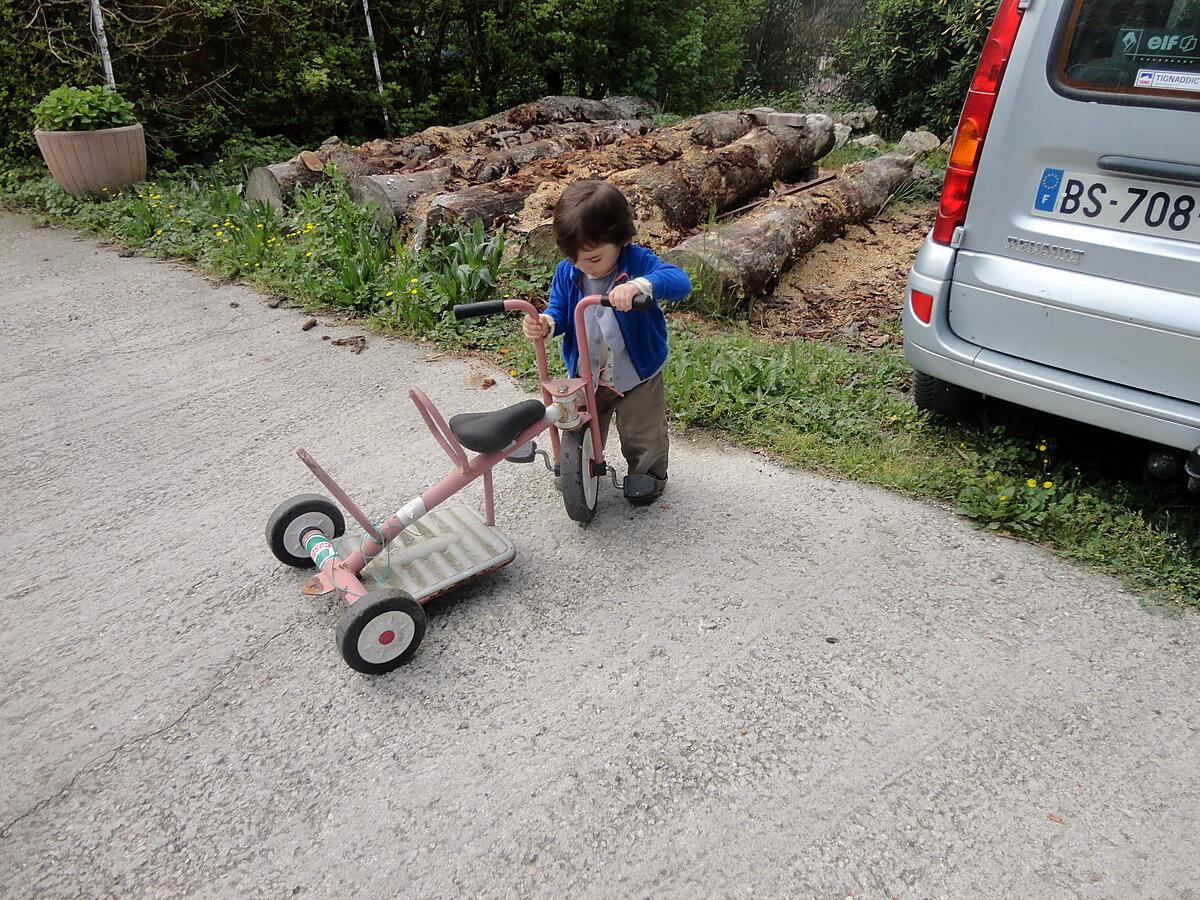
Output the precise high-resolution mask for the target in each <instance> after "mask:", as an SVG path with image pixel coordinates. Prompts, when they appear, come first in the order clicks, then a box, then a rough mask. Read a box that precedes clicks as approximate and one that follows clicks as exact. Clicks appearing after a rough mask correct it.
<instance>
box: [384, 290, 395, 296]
mask: <svg viewBox="0 0 1200 900" xmlns="http://www.w3.org/2000/svg"><path fill="white" fill-rule="evenodd" d="M395 293H396V292H395V291H388V292H387V293H386V294H384V295H383V296H385V297H390V296H392V295H393V294H395Z"/></svg>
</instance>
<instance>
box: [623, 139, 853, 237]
mask: <svg viewBox="0 0 1200 900" xmlns="http://www.w3.org/2000/svg"><path fill="white" fill-rule="evenodd" d="M832 149H833V120H832V119H830V118H829V117H828V116H811V117H809V118H808V119H807V121H806V123H805V125H804V126H803V127H802V128H793V127H791V126H788V125H767V126H765V127H763V128H756V129H755V130H754V131H751V132H750V133H748V134H746V135H745V136H743V137H740V138H738V139H737V140H736V141H734V142H733V143H732V144H728V145H727V146H725V147H719V148H717V149H715V150H700V151H697V152H694V153H687V154H684V155H683V156H681V157H680V158H679V159H676V160H672V161H670V162H667V163H659V164H656V165H651V166H644V167H642V168H640V169H634V170H633V171H630V172H620V173H618V174H617V175H615V176H613V178H611V179H610V181H611V182H612V184H614V185H615V186H616V187H618V188H620V189H621V191H622V192H623V193H624V194H625V196H626V198H628V200H629V204H630V206H631V207H632V208H633V214H634V222H635V224H636V225H637V230H638V238H639V239H640V240H642V241H645V242H648V243H650V244H652V245H662V244H663V242H669V243H674V240H673V238H675V237H676V234H675V233H676V232H679V231H683V230H685V229H690V228H694V227H696V226H697V225H699V224H700V223H701V222H703V221H704V220H705V219H706V218H708V216H709V214H710V213H712V212H714V211H715V212H717V213H720V212H723V211H724V210H726V209H731V208H733V207H735V206H737V205H738V204H740V203H744V202H745V201H746V200H749V199H750V198H751V197H753V196H755V195H756V194H759V193H762V192H763V191H765V190H767V189H768V188H770V187H771V185H773V184H774V183H775V182H777V181H792V180H793V179H795V178H796V177H798V176H799V175H801V174H802V173H803V172H805V170H807V169H808V167H809V166H811V165H812V164H813V163H814V162H816V161H817V160H819V159H820V158H821V157H823V156H825V154H827V153H828V152H829V151H830V150H832Z"/></svg>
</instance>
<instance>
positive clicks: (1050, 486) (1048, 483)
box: [1042, 481, 1054, 490]
mask: <svg viewBox="0 0 1200 900" xmlns="http://www.w3.org/2000/svg"><path fill="white" fill-rule="evenodd" d="M1042 487H1044V488H1045V489H1046V490H1050V489H1051V488H1053V487H1054V482H1053V481H1047V482H1046V483H1045V484H1043V485H1042Z"/></svg>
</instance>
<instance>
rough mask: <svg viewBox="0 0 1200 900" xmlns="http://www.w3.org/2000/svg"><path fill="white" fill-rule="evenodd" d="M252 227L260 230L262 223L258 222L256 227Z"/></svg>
mask: <svg viewBox="0 0 1200 900" xmlns="http://www.w3.org/2000/svg"><path fill="white" fill-rule="evenodd" d="M254 227H255V228H262V222H259V223H258V224H257V225H255V226H254Z"/></svg>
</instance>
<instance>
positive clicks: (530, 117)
mask: <svg viewBox="0 0 1200 900" xmlns="http://www.w3.org/2000/svg"><path fill="white" fill-rule="evenodd" d="M569 112H577V113H578V114H579V117H582V119H583V121H587V122H603V121H608V120H626V119H636V118H640V117H648V116H649V115H650V112H651V110H650V107H649V105H648V104H647V103H645V102H644V101H641V100H637V99H635V98H631V97H616V98H613V99H612V100H583V99H582V98H579V97H544V98H542V99H541V100H535V101H534V102H532V103H526V104H523V105H522V106H517V107H513V108H512V109H509V110H505V111H504V112H501V113H497V114H496V115H494V116H488V117H487V118H485V119H479V120H478V121H475V122H468V123H467V124H465V125H457V126H454V127H449V128H447V127H443V126H433V127H431V128H426V129H425V130H424V131H420V132H418V133H416V134H413V135H410V136H409V137H406V138H401V139H399V140H387V139H380V140H374V141H369V142H367V143H365V144H362V145H360V146H357V147H352V146H350V145H348V144H345V143H343V142H342V141H340V140H338V139H336V138H331V139H330V140H328V141H326V142H325V143H324V144H322V145H321V146H320V147H319V148H317V150H316V151H315V153H316V157H317V159H318V160H319V161H320V163H321V164H322V165H327V164H328V163H330V162H336V163H337V164H338V167H339V169H340V170H341V171H342V172H343V174H346V175H347V176H348V177H354V176H358V175H383V174H387V173H394V172H400V171H403V170H405V169H413V168H417V167H420V166H421V165H423V164H426V163H428V162H429V161H430V160H433V159H435V158H436V157H439V156H445V155H447V154H450V153H462V152H463V151H465V150H467V149H469V148H472V147H474V146H476V145H477V144H480V143H482V142H484V141H486V140H488V139H489V138H492V137H494V136H496V135H503V134H510V135H511V134H513V133H518V132H522V131H530V130H532V129H533V128H534V126H542V127H543V129H544V131H543V133H541V134H539V137H541V138H547V137H550V136H552V134H553V131H554V128H555V127H558V126H561V125H562V123H564V122H570V121H577V120H578V117H577V118H576V119H575V120H572V119H563V118H561V117H562V116H563V115H566V114H567V113H569ZM501 146H503V145H501ZM306 152H308V151H306ZM323 177H324V176H323V174H322V173H321V171H317V170H314V169H313V168H312V167H311V166H307V165H305V164H304V163H303V162H302V161H301V158H300V156H297V157H294V158H293V159H289V160H286V161H285V162H281V163H276V164H275V165H271V166H264V167H262V168H259V169H255V170H254V171H253V172H251V173H250V178H249V180H248V181H247V184H246V196H247V198H248V199H251V200H265V201H266V202H268V203H270V204H271V205H272V206H274V207H275V208H276V209H282V208H283V206H284V204H285V202H286V200H287V197H288V195H290V194H291V192H292V191H294V190H295V189H296V188H298V187H311V186H312V185H313V184H316V183H317V182H318V181H320V180H321V179H322V178H323Z"/></svg>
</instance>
